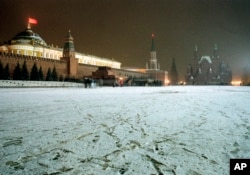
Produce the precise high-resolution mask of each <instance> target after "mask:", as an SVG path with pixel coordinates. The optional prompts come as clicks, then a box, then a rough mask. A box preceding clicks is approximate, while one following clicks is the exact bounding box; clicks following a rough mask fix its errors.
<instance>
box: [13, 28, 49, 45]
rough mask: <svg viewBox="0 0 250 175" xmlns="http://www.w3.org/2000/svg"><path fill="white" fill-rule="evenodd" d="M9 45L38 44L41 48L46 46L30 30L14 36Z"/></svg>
mask: <svg viewBox="0 0 250 175" xmlns="http://www.w3.org/2000/svg"><path fill="white" fill-rule="evenodd" d="M11 44H31V45H34V44H38V45H41V46H47V44H46V42H45V41H44V40H43V39H42V38H41V37H40V36H39V35H38V34H37V33H34V32H33V31H32V30H31V29H30V28H27V29H25V30H24V31H23V32H20V33H18V34H17V35H16V36H14V37H13V39H12V40H11Z"/></svg>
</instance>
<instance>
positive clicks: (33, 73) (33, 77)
mask: <svg viewBox="0 0 250 175" xmlns="http://www.w3.org/2000/svg"><path fill="white" fill-rule="evenodd" d="M30 80H34V81H36V80H39V74H38V69H37V66H36V63H34V64H33V67H32V69H31V72H30Z"/></svg>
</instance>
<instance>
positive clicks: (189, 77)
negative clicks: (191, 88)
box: [185, 44, 232, 85]
mask: <svg viewBox="0 0 250 175" xmlns="http://www.w3.org/2000/svg"><path fill="white" fill-rule="evenodd" d="M185 81H186V83H187V84H191V85H230V84H231V81H232V71H231V69H230V67H229V66H228V65H227V64H225V63H224V61H223V60H221V58H220V56H219V55H218V48H217V45H216V44H215V46H214V50H213V55H212V57H210V56H199V55H198V47H197V46H195V50H194V58H193V63H191V64H189V65H188V68H187V72H186V75H185Z"/></svg>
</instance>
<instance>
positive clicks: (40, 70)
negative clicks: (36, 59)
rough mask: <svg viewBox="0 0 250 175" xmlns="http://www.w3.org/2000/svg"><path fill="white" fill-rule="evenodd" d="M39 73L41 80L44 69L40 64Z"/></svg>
mask: <svg viewBox="0 0 250 175" xmlns="http://www.w3.org/2000/svg"><path fill="white" fill-rule="evenodd" d="M38 75H39V81H43V70H42V66H40V69H39V71H38Z"/></svg>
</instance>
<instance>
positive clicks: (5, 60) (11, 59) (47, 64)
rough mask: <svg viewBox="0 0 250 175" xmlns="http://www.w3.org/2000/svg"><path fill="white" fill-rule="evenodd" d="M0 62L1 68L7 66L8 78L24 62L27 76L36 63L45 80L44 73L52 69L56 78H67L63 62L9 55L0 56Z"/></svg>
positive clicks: (65, 66)
mask: <svg viewBox="0 0 250 175" xmlns="http://www.w3.org/2000/svg"><path fill="white" fill-rule="evenodd" d="M0 61H1V64H2V66H3V68H5V66H6V65H7V64H8V65H9V73H10V78H12V77H13V73H14V70H15V67H16V65H17V63H19V65H20V67H21V68H22V66H23V64H24V62H26V66H27V70H28V72H29V74H30V73H31V69H32V67H33V65H34V63H36V66H37V68H38V69H39V68H40V67H42V70H43V78H44V79H45V78H46V73H47V71H48V69H49V68H50V69H51V71H52V70H53V68H54V67H55V69H56V72H57V74H58V77H59V76H63V77H66V76H67V63H66V62H65V61H60V60H52V59H46V58H37V57H30V56H21V55H11V54H7V55H6V54H1V55H0Z"/></svg>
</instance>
